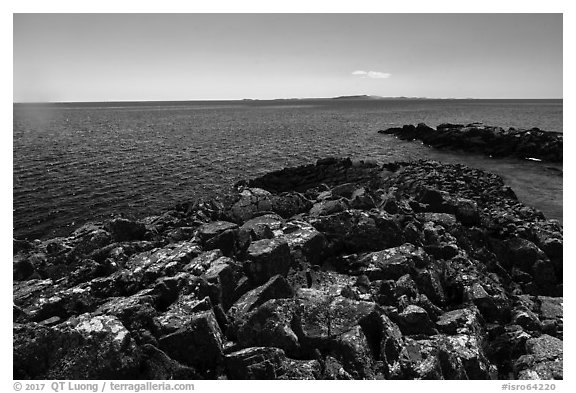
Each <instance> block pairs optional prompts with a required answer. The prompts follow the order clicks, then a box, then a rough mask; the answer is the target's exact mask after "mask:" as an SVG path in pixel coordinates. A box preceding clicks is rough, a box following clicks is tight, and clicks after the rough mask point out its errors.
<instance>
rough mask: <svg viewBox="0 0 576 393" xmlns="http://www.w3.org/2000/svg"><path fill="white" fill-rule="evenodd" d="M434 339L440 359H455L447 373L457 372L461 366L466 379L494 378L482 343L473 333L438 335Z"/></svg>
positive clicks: (493, 371)
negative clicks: (439, 352)
mask: <svg viewBox="0 0 576 393" xmlns="http://www.w3.org/2000/svg"><path fill="white" fill-rule="evenodd" d="M436 340H437V342H438V346H439V348H440V350H441V353H442V355H443V356H442V355H441V359H442V358H444V359H450V358H452V359H454V358H455V359H456V363H452V364H453V366H451V367H448V370H450V373H449V375H450V374H452V375H454V374H456V375H457V374H459V371H460V370H459V368H462V369H463V370H464V372H465V376H466V379H494V378H495V377H496V375H495V374H496V369H495V367H494V366H493V365H492V364H491V363H490V362H489V361H488V359H487V358H486V354H485V353H484V349H483V348H482V343H481V342H480V341H479V339H478V338H477V337H476V336H475V335H472V336H470V335H467V334H456V335H453V336H440V337H438V338H437V339H436ZM460 365H461V366H460ZM452 375H450V376H452Z"/></svg>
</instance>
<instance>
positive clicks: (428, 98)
mask: <svg viewBox="0 0 576 393" xmlns="http://www.w3.org/2000/svg"><path fill="white" fill-rule="evenodd" d="M347 98H348V99H355V100H361V99H366V100H373V101H378V100H379V99H382V100H393V99H397V100H564V98H563V97H556V98H550V97H533V98H518V97H506V98H501V97H500V98H476V97H464V98H455V97H407V96H375V95H365V94H358V95H343V96H334V97H290V98H232V99H226V98H213V99H179V100H147V99H142V100H106V101H12V104H13V105H16V104H20V105H21V104H103V103H110V104H113V103H129V102H206V101H207V102H220V101H227V102H228V101H238V102H242V101H288V100H334V99H347Z"/></svg>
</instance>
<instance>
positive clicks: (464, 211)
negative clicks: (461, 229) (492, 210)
mask: <svg viewBox="0 0 576 393" xmlns="http://www.w3.org/2000/svg"><path fill="white" fill-rule="evenodd" d="M455 213H456V218H457V219H458V221H460V222H461V223H462V224H464V225H467V226H472V225H478V224H479V223H480V212H479V210H478V204H477V203H476V202H474V201H473V200H470V199H465V198H458V199H457V200H456V201H455Z"/></svg>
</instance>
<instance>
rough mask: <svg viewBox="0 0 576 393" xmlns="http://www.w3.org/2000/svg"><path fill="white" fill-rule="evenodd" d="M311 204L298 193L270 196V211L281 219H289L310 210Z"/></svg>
mask: <svg viewBox="0 0 576 393" xmlns="http://www.w3.org/2000/svg"><path fill="white" fill-rule="evenodd" d="M311 207H312V202H310V201H309V200H308V199H306V197H304V195H302V194H300V193H298V192H287V193H282V194H279V195H273V196H272V211H273V212H275V213H277V214H278V215H280V216H281V217H282V218H290V217H293V216H295V215H296V214H300V213H304V212H307V211H309V210H310V208H311Z"/></svg>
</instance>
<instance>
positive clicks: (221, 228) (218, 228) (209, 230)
mask: <svg viewBox="0 0 576 393" xmlns="http://www.w3.org/2000/svg"><path fill="white" fill-rule="evenodd" d="M233 229H238V224H234V223H233V222H227V221H214V222H210V223H207V224H204V225H202V226H201V227H200V228H198V236H199V237H200V239H201V240H202V241H204V242H206V241H208V240H209V239H211V238H213V237H214V236H216V235H219V234H220V233H222V232H225V231H228V230H233Z"/></svg>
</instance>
